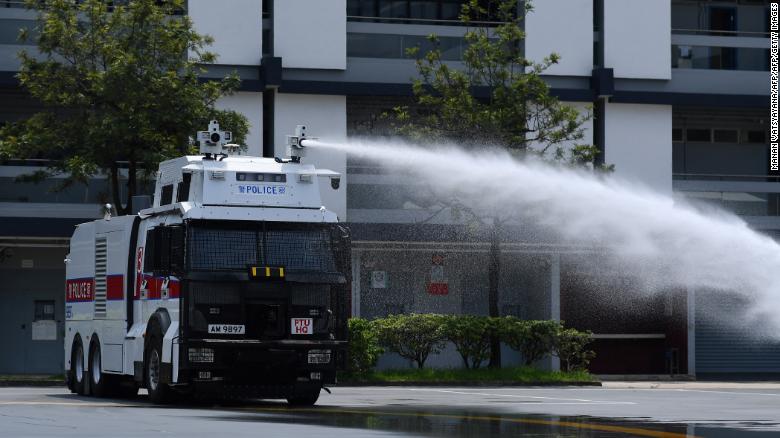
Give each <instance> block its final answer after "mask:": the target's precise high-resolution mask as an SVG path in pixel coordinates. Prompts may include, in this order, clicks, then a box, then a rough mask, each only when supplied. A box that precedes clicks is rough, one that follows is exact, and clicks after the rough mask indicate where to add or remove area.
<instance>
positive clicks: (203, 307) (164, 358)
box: [65, 121, 351, 405]
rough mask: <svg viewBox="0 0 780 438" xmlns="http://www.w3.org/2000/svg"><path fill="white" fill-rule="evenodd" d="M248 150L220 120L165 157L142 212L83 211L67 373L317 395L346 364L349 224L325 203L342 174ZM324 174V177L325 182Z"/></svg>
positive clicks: (74, 260)
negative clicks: (90, 217)
mask: <svg viewBox="0 0 780 438" xmlns="http://www.w3.org/2000/svg"><path fill="white" fill-rule="evenodd" d="M287 138H288V141H287V143H288V144H287V151H288V157H287V158H258V157H250V156H246V155H242V151H241V148H240V147H238V146H237V145H235V144H231V143H230V140H231V134H230V132H227V131H222V130H220V128H219V125H218V123H217V122H216V121H212V122H211V123H210V125H209V129H208V130H207V131H201V132H199V133H198V135H197V144H198V145H199V148H200V152H201V153H200V155H190V156H183V157H180V158H175V159H171V160H168V161H164V162H162V163H161V164H160V165H159V170H158V172H157V175H156V186H155V192H154V198H153V202H151V203H149V204H150V205H148V206H147V208H144V209H142V210H140V211H139V212H138V213H137V214H133V215H126V216H113V215H112V214H111V206H110V205H107V206H106V207H107V212H106V215H105V216H104V218H103V219H100V220H95V221H92V222H87V223H83V224H80V225H78V226H77V227H76V230H75V232H74V233H73V236H72V238H71V241H70V250H69V254H68V256H67V258H66V259H65V262H66V284H65V293H66V324H65V327H66V328H65V331H66V337H65V374H66V376H67V383H68V387H69V388H70V389H71V391H73V392H76V393H78V394H84V395H93V396H110V395H128V394H130V395H134V394H136V393H137V392H138V389H139V388H146V390H147V391H148V393H149V397H150V399H151V400H152V401H153V402H156V403H164V402H166V401H170V400H171V399H172V397H174V396H176V395H179V394H185V395H197V396H200V395H205V396H214V397H229V398H286V399H287V401H288V402H289V403H291V404H298V405H312V404H314V403H315V402H316V401H317V398H318V397H319V394H320V390H321V389H322V388H323V387H325V388H326V389H327V386H328V385H332V384H334V383H335V382H336V372H337V370H339V369H341V367H343V366H344V364H345V362H346V361H345V348H346V343H347V332H346V327H347V318H348V316H349V315H348V313H349V308H350V304H349V301H350V296H349V293H350V287H349V285H350V282H351V279H350V237H349V232H348V229H347V228H345V227H344V226H342V225H340V224H339V222H338V218H337V216H336V214H335V213H334V212H332V211H329V210H328V209H327V208H326V207H324V206H323V205H322V202H321V196H320V190H321V189H320V185H321V184H320V183H321V182H324V183H325V184H323V190H333V189H338V186H339V183H340V175H339V174H338V173H336V172H333V171H330V170H325V169H316V168H315V167H314V166H312V165H310V164H305V163H303V162H302V160H301V158H302V157H304V156H305V151H306V146H307V145H306V143H307V142H309V141H311V140H310V139H308V138H307V137H306V128H305V126H298V127H297V128H296V132H295V134H294V135H291V136H288V137H287ZM328 183H329V184H328Z"/></svg>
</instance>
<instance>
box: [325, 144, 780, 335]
mask: <svg viewBox="0 0 780 438" xmlns="http://www.w3.org/2000/svg"><path fill="white" fill-rule="evenodd" d="M312 143H313V144H311V146H315V147H318V148H334V149H339V150H341V151H344V152H346V153H348V154H349V155H351V156H352V157H358V158H362V159H367V160H370V161H373V162H376V163H378V164H380V165H382V166H387V167H392V168H394V169H395V170H396V171H398V170H401V171H403V172H406V173H408V174H411V175H413V176H414V177H415V178H416V179H417V181H419V182H421V183H424V184H427V185H428V186H429V187H431V188H432V189H433V190H434V191H435V192H436V193H438V194H439V195H443V196H450V197H455V198H457V199H458V201H459V202H460V203H461V204H463V205H465V206H468V207H469V208H470V209H471V210H473V211H476V212H484V213H485V215H486V216H490V215H498V216H504V217H513V216H514V217H517V218H519V219H518V220H519V221H520V222H523V221H528V220H531V221H533V222H534V223H535V224H536V225H539V226H542V227H545V228H547V229H550V230H552V231H553V232H554V233H555V234H556V236H557V238H558V240H559V241H561V242H563V243H570V244H575V243H577V244H582V243H585V244H587V245H591V246H592V247H594V248H595V247H601V248H605V252H606V253H608V254H609V259H611V260H613V261H614V262H615V265H614V268H615V269H624V270H627V271H628V273H629V274H631V275H632V276H636V277H637V278H638V279H639V280H640V281H642V282H643V283H644V284H645V285H647V286H648V290H660V289H661V288H664V287H681V288H682V287H685V288H693V289H695V290H697V292H698V291H706V290H721V291H723V290H726V291H732V292H736V293H739V294H741V295H742V296H744V297H746V299H748V300H749V301H750V302H751V303H752V305H751V307H750V312H751V314H750V315H746V316H747V317H753V318H755V317H759V316H760V317H761V318H762V319H764V320H766V319H767V318H768V320H769V321H771V325H772V326H774V327H772V328H771V330H770V331H773V332H774V333H776V334H778V333H780V330H778V329H780V245H778V243H777V242H775V241H774V240H772V239H771V238H769V237H767V236H764V235H761V234H759V233H756V232H755V231H753V230H751V229H750V228H749V227H748V226H747V225H746V224H745V223H744V222H743V221H742V220H740V219H739V218H738V217H736V216H734V215H732V214H729V213H726V212H722V211H718V210H711V211H706V212H705V211H702V210H701V209H700V208H696V207H694V206H691V205H688V204H686V203H685V202H682V201H680V200H673V199H672V198H671V197H669V196H666V195H662V194H659V193H656V192H653V191H651V190H650V189H647V188H644V187H641V186H638V185H635V184H632V183H629V182H627V181H623V180H620V179H619V178H617V177H616V176H614V175H607V176H605V177H598V176H595V175H594V174H593V173H592V172H586V171H581V170H571V169H566V168H560V167H554V166H551V165H548V164H544V163H540V162H531V161H518V160H516V159H514V158H513V157H511V156H510V155H509V154H508V153H506V152H501V151H495V150H492V151H487V150H480V151H474V152H466V151H464V150H463V149H460V148H457V147H454V146H439V147H433V148H432V147H426V148H422V147H415V146H412V145H408V144H402V143H382V142H373V141H352V142H348V143H345V144H328V143H324V142H312ZM618 265H619V268H618ZM596 268H598V269H604V268H605V267H604V266H600V267H596ZM596 268H594V269H596ZM732 317H735V315H732ZM775 336H780V335H775Z"/></svg>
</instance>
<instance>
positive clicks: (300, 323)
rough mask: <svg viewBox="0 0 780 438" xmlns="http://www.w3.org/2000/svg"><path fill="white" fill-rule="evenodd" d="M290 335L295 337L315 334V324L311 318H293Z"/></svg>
mask: <svg viewBox="0 0 780 438" xmlns="http://www.w3.org/2000/svg"><path fill="white" fill-rule="evenodd" d="M290 333H292V334H294V335H311V334H314V324H312V319H311V318H293V319H292V320H290Z"/></svg>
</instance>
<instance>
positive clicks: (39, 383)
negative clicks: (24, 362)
mask: <svg viewBox="0 0 780 438" xmlns="http://www.w3.org/2000/svg"><path fill="white" fill-rule="evenodd" d="M20 386H35V387H47V386H48V387H50V386H61V387H63V388H64V387H65V381H63V380H24V379H21V380H0V388H9V387H20Z"/></svg>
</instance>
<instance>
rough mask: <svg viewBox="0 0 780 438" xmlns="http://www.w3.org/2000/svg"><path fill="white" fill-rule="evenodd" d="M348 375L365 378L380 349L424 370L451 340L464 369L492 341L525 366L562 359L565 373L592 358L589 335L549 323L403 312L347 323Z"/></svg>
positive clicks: (484, 355) (479, 361) (476, 362)
mask: <svg viewBox="0 0 780 438" xmlns="http://www.w3.org/2000/svg"><path fill="white" fill-rule="evenodd" d="M349 330H350V344H349V372H351V373H353V374H361V373H362V374H364V373H367V372H369V371H370V370H371V369H372V368H373V367H374V366H375V365H376V362H377V360H378V358H379V356H380V355H381V354H382V353H383V352H384V350H387V351H392V352H394V353H397V354H398V355H400V356H401V357H403V358H406V359H409V360H411V361H413V362H414V363H416V365H417V367H418V368H423V367H424V366H425V362H426V361H427V360H428V358H429V357H430V355H431V354H438V353H440V352H441V350H442V349H443V348H444V346H445V345H446V343H447V342H448V341H449V342H452V344H453V345H454V346H455V349H456V350H457V351H458V353H459V354H460V356H461V358H462V360H463V366H464V367H465V368H471V369H476V368H479V367H481V366H482V365H483V363H484V362H486V361H487V360H488V358H489V357H490V337H491V334H496V335H497V336H498V337H499V339H500V340H501V342H503V343H505V344H506V345H507V346H509V347H510V348H512V349H514V350H516V351H518V352H520V354H521V355H522V357H523V360H524V361H525V364H526V365H531V364H533V363H534V362H536V361H538V360H539V359H542V358H544V357H546V356H548V355H554V356H557V357H558V358H560V360H561V368H562V370H564V371H580V370H585V369H586V368H587V366H588V363H589V362H590V360H591V359H593V357H594V356H595V353H594V352H593V351H591V350H589V349H588V348H587V347H588V344H589V343H590V342H591V341H592V338H591V333H590V332H583V331H579V330H575V329H573V328H565V327H564V326H563V323H561V322H559V321H551V320H521V319H518V318H515V317H509V316H507V317H501V318H491V317H486V316H474V315H439V314H430V313H429V314H417V313H412V314H404V315H390V316H387V317H385V318H377V319H374V320H371V321H368V320H365V319H361V318H352V319H351V320H350V322H349Z"/></svg>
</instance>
